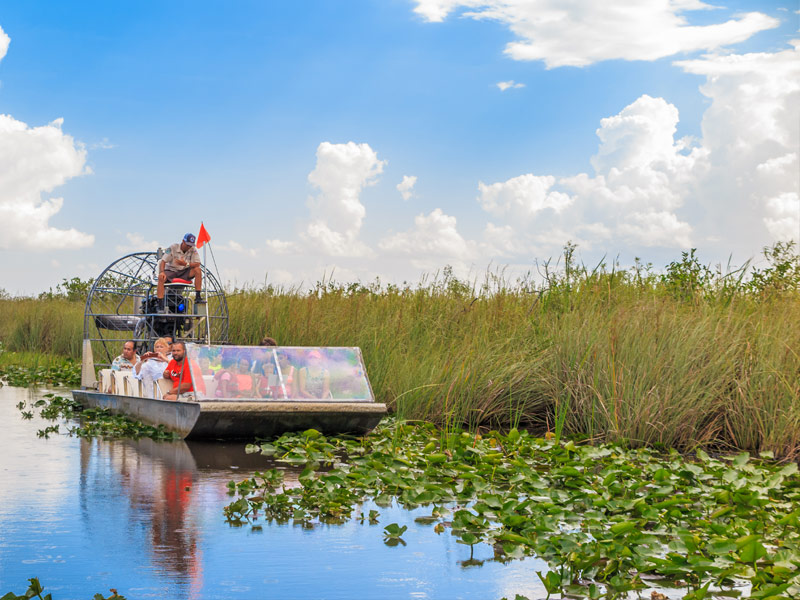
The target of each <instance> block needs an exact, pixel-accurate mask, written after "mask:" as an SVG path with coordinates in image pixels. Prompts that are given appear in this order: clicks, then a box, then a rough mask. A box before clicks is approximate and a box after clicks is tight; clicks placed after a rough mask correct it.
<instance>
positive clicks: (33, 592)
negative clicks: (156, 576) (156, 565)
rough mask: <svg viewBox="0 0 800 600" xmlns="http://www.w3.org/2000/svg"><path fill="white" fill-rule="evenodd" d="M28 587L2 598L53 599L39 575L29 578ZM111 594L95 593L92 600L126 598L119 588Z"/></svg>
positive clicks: (18, 599)
mask: <svg viewBox="0 0 800 600" xmlns="http://www.w3.org/2000/svg"><path fill="white" fill-rule="evenodd" d="M28 583H29V585H28V589H27V590H26V591H25V593H24V594H22V595H20V596H18V595H16V594H14V593H13V592H8V593H7V594H5V595H3V596H1V597H0V600H31V599H32V598H39V600H53V596H52V594H45V595H44V596H42V594H43V593H44V587H43V586H42V584H41V583H39V578H38V577H32V578H30V579H28ZM109 591H110V592H111V595H110V596H108V597H106V596H104V595H103V594H99V593H98V594H95V595H94V596H92V600H125V596H121V595H119V594H118V593H117V590H115V589H113V588H112V589H111V590H109Z"/></svg>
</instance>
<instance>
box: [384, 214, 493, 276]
mask: <svg viewBox="0 0 800 600" xmlns="http://www.w3.org/2000/svg"><path fill="white" fill-rule="evenodd" d="M456 225H457V223H456V218H455V217H453V216H450V215H446V214H444V213H443V212H442V210H441V209H440V208H435V209H434V210H432V211H431V212H430V213H429V214H427V215H425V214H420V215H417V216H416V217H414V227H413V228H412V229H410V230H409V231H403V232H400V233H395V234H393V235H389V236H387V237H386V238H384V239H383V240H381V242H380V243H379V244H378V246H379V248H380V249H381V250H382V251H384V252H386V253H387V254H391V255H405V256H412V257H414V258H415V259H416V260H417V261H419V260H420V259H425V261H426V264H428V262H427V261H432V264H438V265H439V266H441V265H442V264H443V262H442V261H448V260H450V261H454V260H470V259H473V258H476V257H477V244H476V243H475V242H471V241H467V240H465V239H464V238H463V237H462V236H461V234H460V233H459V232H458V228H457V227H456ZM417 264H420V263H419V262H417Z"/></svg>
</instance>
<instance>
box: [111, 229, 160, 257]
mask: <svg viewBox="0 0 800 600" xmlns="http://www.w3.org/2000/svg"><path fill="white" fill-rule="evenodd" d="M125 237H126V238H127V240H128V243H127V244H120V245H118V246H116V247H115V249H116V251H117V252H119V253H120V254H127V253H132V252H155V250H156V249H157V248H158V247H159V246H161V244H160V243H159V242H157V241H155V240H152V241H147V240H145V239H144V236H143V235H142V234H141V233H139V232H133V233H126V234H125Z"/></svg>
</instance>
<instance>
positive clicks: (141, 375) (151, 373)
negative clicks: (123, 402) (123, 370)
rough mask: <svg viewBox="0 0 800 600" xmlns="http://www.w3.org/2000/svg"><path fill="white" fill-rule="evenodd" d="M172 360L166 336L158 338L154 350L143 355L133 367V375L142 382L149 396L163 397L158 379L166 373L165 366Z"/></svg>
mask: <svg viewBox="0 0 800 600" xmlns="http://www.w3.org/2000/svg"><path fill="white" fill-rule="evenodd" d="M170 360H172V355H171V354H170V352H169V345H168V344H167V340H166V339H165V338H158V339H157V340H156V341H155V343H154V344H153V352H146V353H145V354H143V355H142V358H141V360H140V361H139V362H137V363H136V366H135V367H133V376H134V377H135V378H136V379H138V380H139V381H141V382H142V384H143V387H144V389H145V390H146V391H145V394H146V395H147V397H150V398H161V393H160V392H159V391H158V386H157V384H156V381H158V380H159V379H161V377H162V376H163V375H164V367H165V366H166V365H167V363H168V362H169V361H170Z"/></svg>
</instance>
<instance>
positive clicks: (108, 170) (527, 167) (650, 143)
mask: <svg viewBox="0 0 800 600" xmlns="http://www.w3.org/2000/svg"><path fill="white" fill-rule="evenodd" d="M561 4H562V3H558V2H555V1H553V0H530V1H523V0H485V1H481V0H463V1H460V0H419V1H411V0H403V1H401V0H391V1H386V0H383V1H380V2H377V1H373V2H366V1H351V0H348V1H346V2H345V1H340V2H332V1H323V2H303V3H265V2H237V3H235V4H231V3H222V2H191V3H189V2H184V3H179V2H170V3H161V2H135V3H134V2H120V3H107V2H84V3H61V2H35V3H31V2H14V1H10V2H8V1H7V2H4V3H3V7H2V8H0V28H2V31H3V32H4V35H2V36H0V57H2V58H0V114H2V115H5V121H4V126H3V124H0V261H2V262H1V263H0V264H2V265H3V266H0V288H4V289H5V290H6V291H8V292H10V293H23V294H24V293H36V292H38V291H41V290H42V289H46V288H48V287H50V286H52V285H55V284H56V283H57V282H59V281H60V280H61V279H63V278H65V277H67V278H68V277H73V276H80V277H89V276H94V275H96V274H98V273H99V271H100V270H101V269H102V268H103V267H104V266H105V265H106V264H108V263H110V262H112V261H113V260H114V259H115V258H116V257H118V256H120V255H121V254H122V253H126V252H129V251H134V250H150V249H154V248H153V246H154V245H155V246H157V245H167V244H169V243H172V242H173V241H177V240H178V239H179V238H180V236H181V235H182V234H183V233H184V232H185V231H195V232H196V230H197V229H198V227H199V223H200V221H201V220H203V221H204V222H205V224H206V227H207V228H208V230H209V232H210V233H211V235H212V246H213V248H214V249H215V254H216V256H217V260H218V263H219V265H220V268H221V271H222V273H221V275H222V278H223V280H229V281H232V282H236V283H239V284H241V283H244V282H248V281H254V282H263V281H264V279H265V277H267V278H268V280H269V281H272V282H275V283H284V284H290V283H298V282H301V281H302V282H306V283H308V282H313V281H315V280H317V279H319V278H320V277H321V276H322V274H323V273H324V272H327V273H330V272H331V271H332V270H333V271H334V276H335V277H336V278H338V279H343V280H356V279H360V280H371V279H372V278H373V277H375V276H380V277H381V278H382V279H384V280H390V281H391V280H394V281H402V280H406V279H407V280H410V281H416V280H417V279H418V278H419V276H420V274H421V273H422V272H425V271H428V272H430V271H434V270H436V269H438V268H441V267H443V266H444V265H446V264H451V265H453V266H454V267H455V269H456V271H457V272H459V273H461V274H467V273H473V274H474V273H480V272H481V271H482V270H483V269H484V268H485V267H486V265H487V264H489V263H491V264H494V265H509V272H512V273H516V272H524V271H525V270H527V269H530V268H531V267H532V265H533V262H534V260H535V259H539V260H541V259H545V258H547V257H548V256H554V255H557V254H558V252H559V249H560V247H561V246H562V245H563V243H564V242H566V241H567V240H573V241H575V242H577V243H578V245H579V250H580V252H581V256H582V257H583V258H584V260H586V261H587V262H592V261H593V260H596V259H598V258H599V257H600V256H603V255H608V256H619V257H620V260H621V261H622V262H623V263H624V264H627V263H630V262H631V261H632V260H633V257H634V256H641V257H643V258H644V259H646V260H652V261H653V262H654V263H656V265H663V264H665V263H666V262H669V261H670V260H672V259H674V258H676V257H678V256H679V254H680V251H681V250H685V249H687V248H689V247H697V248H698V249H699V251H700V255H701V258H704V259H705V260H707V261H709V262H711V261H720V260H721V261H725V260H727V257H728V256H729V255H731V254H732V255H733V256H734V260H735V261H738V262H741V261H743V260H745V259H747V258H749V257H751V256H754V255H757V254H758V253H759V251H760V249H761V248H762V247H763V246H764V245H767V244H771V243H773V242H774V241H776V240H779V239H790V238H794V239H800V200H798V193H799V190H798V179H799V178H800V172H798V166H797V165H798V157H797V155H798V152H799V151H800V150H798V147H797V146H798V139H800V134H799V133H798V128H800V125H798V109H797V105H798V97H799V95H800V91H798V83H797V81H798V79H799V78H800V72H799V71H798V67H800V62H799V59H798V52H797V50H796V49H794V46H793V45H792V40H793V39H795V38H798V37H800V34H798V14H797V10H798V5H797V3H796V2H734V3H731V2H726V3H725V8H719V7H716V8H713V9H711V7H709V5H708V4H706V5H703V4H702V3H700V2H698V1H696V0H681V1H675V2H672V3H669V2H663V1H659V0H647V1H644V0H643V1H641V2H639V1H637V2H630V1H628V0H614V1H609V2H606V3H603V5H602V7H600V4H599V3H596V2H594V3H593V2H589V1H588V0H584V1H578V2H575V3H571V4H570V5H569V6H568V8H563V7H562V5H561ZM687 9H690V10H687ZM541 20H544V21H545V22H544V23H542V22H540V21H541ZM6 36H7V38H9V39H10V42H9V43H8V46H7V51H6V52H4V51H3V49H4V46H5V44H4V43H3V41H2V40H3V38H5V37H6ZM515 44H516V46H515ZM515 48H516V49H515ZM526 53H527V54H526ZM3 54H5V56H2V55H3ZM643 59H644V60H643ZM573 65H577V66H573ZM501 82H513V83H507V84H506V86H505V87H506V89H504V90H501V88H500V87H499V86H498V84H499V83H501ZM701 88H702V89H701ZM703 90H705V91H703ZM754 90H755V92H754ZM762 92H763V93H762ZM56 119H63V123H60V124H56V125H49V124H50V123H52V122H53V121H54V120H56ZM604 119H605V121H604ZM761 120H764V122H763V123H761V122H760V121H761ZM756 125H758V127H756ZM687 136H688V137H687ZM4 138H5V139H4ZM681 140H683V141H681ZM740 147H741V150H738V149H739V148H740ZM593 157H594V158H593ZM4 172H5V173H4ZM582 174H583V176H582ZM404 177H412V178H416V179H415V180H414V184H413V186H411V187H410V188H409V189H408V190H407V195H408V198H407V199H404V198H403V196H402V195H401V192H400V191H399V190H398V189H397V185H398V184H399V183H400V182H401V181H402V180H403V178H404ZM4 180H5V183H3V181H4ZM52 198H63V202H61V203H60V208H59V207H58V206H56V205H53V206H51V207H50V209H49V210H44V208H47V206H48V204H47V203H49V202H50V201H51V199H52ZM43 203H44V204H43ZM54 209H57V210H54ZM45 213H46V214H45Z"/></svg>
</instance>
